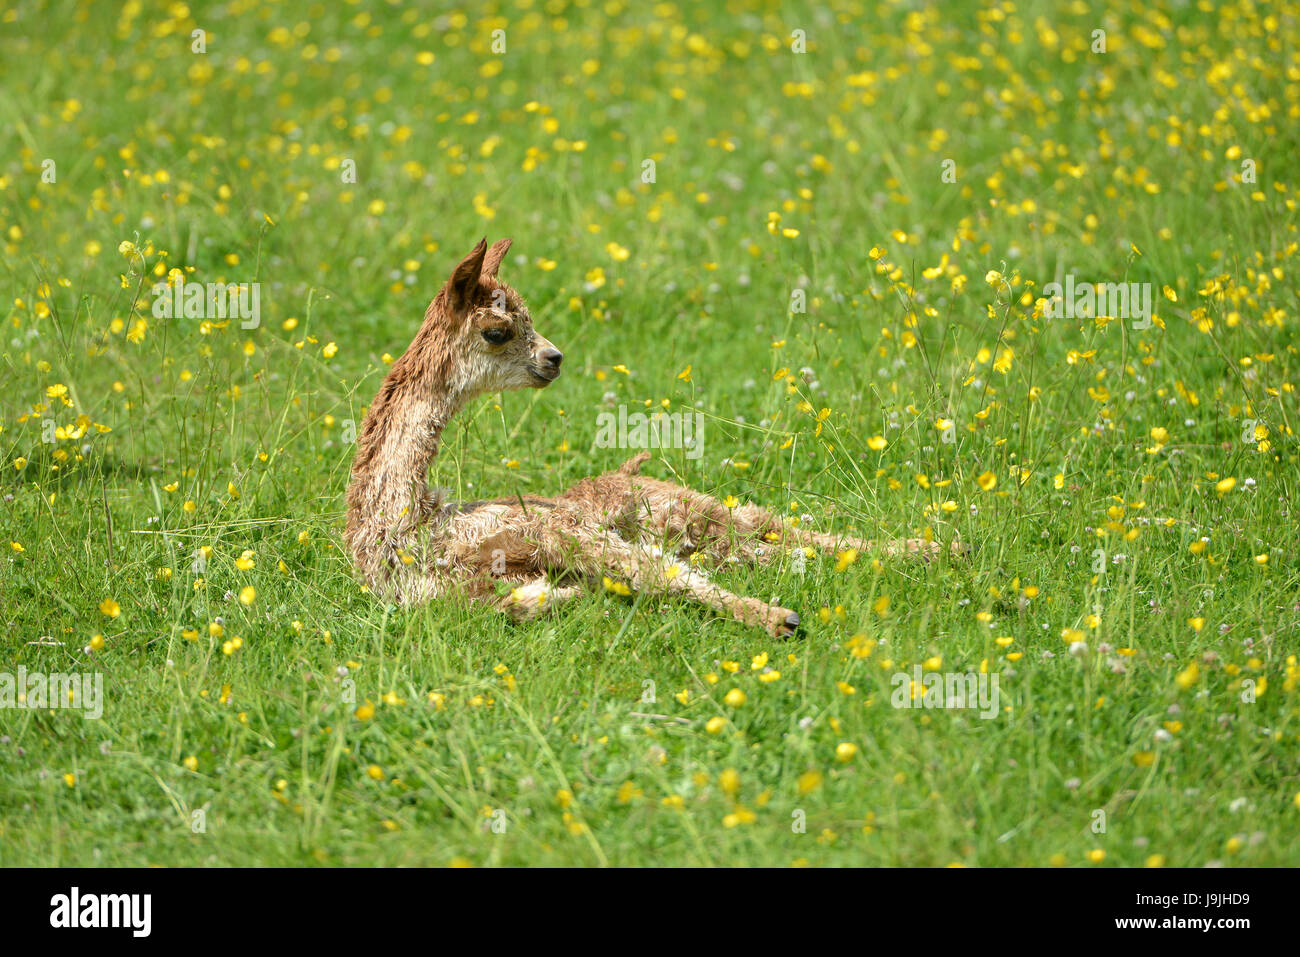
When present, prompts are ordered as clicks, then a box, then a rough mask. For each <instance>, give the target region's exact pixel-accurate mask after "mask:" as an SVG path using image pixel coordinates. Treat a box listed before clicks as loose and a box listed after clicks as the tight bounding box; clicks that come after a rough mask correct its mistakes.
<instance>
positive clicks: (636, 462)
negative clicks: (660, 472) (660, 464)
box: [618, 452, 650, 475]
mask: <svg viewBox="0 0 1300 957" xmlns="http://www.w3.org/2000/svg"><path fill="white" fill-rule="evenodd" d="M649 461H650V453H649V452H638V453H637V454H636V455H634V456H632V457H631V458H630V459H628V460H627V461H626V462H624V463H623V464H622V465H620V466H619V467H618V471H619V474H620V475H639V474H641V466H643V465H645V464H646V463H647V462H649Z"/></svg>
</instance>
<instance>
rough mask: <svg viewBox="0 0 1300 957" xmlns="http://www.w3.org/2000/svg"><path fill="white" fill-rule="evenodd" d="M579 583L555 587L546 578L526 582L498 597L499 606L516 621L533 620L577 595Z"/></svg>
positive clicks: (579, 590)
mask: <svg viewBox="0 0 1300 957" xmlns="http://www.w3.org/2000/svg"><path fill="white" fill-rule="evenodd" d="M581 590H582V589H581V588H579V587H578V586H577V585H565V586H562V587H558V588H557V587H555V586H554V585H552V584H551V583H550V582H548V581H547V580H546V579H545V578H538V579H536V580H534V581H530V582H524V583H523V584H522V585H516V586H515V587H514V588H512V589H510V592H509V594H506V595H503V596H501V597H500V598H499V599H497V606H498V607H499V608H501V610H502V611H504V612H506V614H508V615H509V616H510V617H511V618H513V619H514V620H515V621H532V620H533V619H535V618H540V617H541V616H542V615H544V614H546V613H547V612H549V611H551V610H552V609H555V608H558V607H559V606H560V605H562V604H564V603H565V602H566V601H568V600H569V599H570V598H573V597H575V596H576V595H577V594H578V593H579V592H581Z"/></svg>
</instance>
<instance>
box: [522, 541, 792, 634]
mask: <svg viewBox="0 0 1300 957" xmlns="http://www.w3.org/2000/svg"><path fill="white" fill-rule="evenodd" d="M534 542H535V544H537V546H538V554H539V556H540V557H541V558H542V559H543V561H545V562H546V564H547V565H548V566H549V567H551V568H554V569H557V570H558V569H562V570H565V571H570V572H576V573H579V574H583V575H586V576H588V577H595V576H597V575H599V576H601V577H603V578H606V579H609V582H608V584H609V585H610V586H611V587H614V588H617V582H620V581H622V582H625V583H626V584H627V586H628V587H629V588H630V589H631V590H632V591H637V592H644V593H646V594H669V595H683V596H688V597H691V598H694V599H695V600H696V601H698V602H700V603H701V604H704V605H708V606H709V607H710V608H713V609H716V610H717V611H720V612H722V613H723V614H726V615H729V616H730V617H732V618H734V619H736V620H737V621H740V622H743V623H744V624H747V625H751V626H753V627H756V628H762V629H764V630H765V631H767V633H768V634H770V635H772V636H774V637H777V638H787V637H789V636H790V635H792V634H794V632H795V631H796V629H797V628H798V627H799V616H798V614H796V613H795V612H794V611H792V610H791V609H789V608H783V607H781V606H780V605H773V604H769V603H768V602H764V601H760V600H758V599H756V598H747V597H745V596H743V595H737V594H735V593H733V592H730V591H727V590H726V589H725V588H722V587H721V586H719V585H716V584H714V583H713V582H712V581H711V580H710V579H709V577H708V576H707V575H706V574H705V573H704V572H703V571H702V570H700V569H698V568H692V567H691V565H690V563H689V562H687V561H685V560H683V559H680V558H675V557H665V556H664V554H663V552H662V551H661V550H660V549H658V548H656V547H655V546H653V545H649V544H646V543H643V542H629V541H627V540H626V539H624V538H623V537H622V536H620V535H619V534H618V533H617V532H614V531H612V530H610V529H604V528H599V527H597V526H595V525H591V524H580V525H577V526H576V527H575V526H566V527H563V528H553V527H550V526H547V527H545V528H543V529H540V530H538V533H537V534H536V537H535V538H534Z"/></svg>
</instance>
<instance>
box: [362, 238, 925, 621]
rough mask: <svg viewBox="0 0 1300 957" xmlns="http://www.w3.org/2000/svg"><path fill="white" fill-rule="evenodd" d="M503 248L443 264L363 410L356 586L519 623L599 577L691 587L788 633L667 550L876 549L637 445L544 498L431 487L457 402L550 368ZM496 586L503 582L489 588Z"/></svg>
mask: <svg viewBox="0 0 1300 957" xmlns="http://www.w3.org/2000/svg"><path fill="white" fill-rule="evenodd" d="M509 249H510V240H509V239H502V240H500V241H499V242H497V243H494V244H493V245H492V246H491V248H489V247H488V246H487V241H486V240H483V241H481V242H480V243H479V244H478V245H477V246H475V247H474V249H473V250H472V251H471V252H470V254H469V255H468V256H466V257H465V258H464V259H463V260H462V261H461V262H460V264H459V265H457V266H456V268H455V270H453V272H452V274H451V278H450V279H448V280H447V283H446V285H444V286H443V288H442V290H441V291H440V292H439V293H438V295H437V296H436V297H435V298H434V300H433V302H431V303H430V304H429V308H428V310H427V311H426V312H425V315H424V322H423V324H422V325H421V326H420V330H419V332H417V333H416V335H415V339H414V340H413V341H412V343H411V346H410V348H409V349H407V350H406V352H405V353H404V354H403V355H402V357H401V358H400V359H398V360H397V361H396V362H394V363H393V366H392V368H391V369H390V370H389V372H388V375H387V376H386V377H385V378H384V382H383V384H382V385H381V386H380V388H379V394H378V395H377V396H376V397H375V400H374V402H373V403H372V404H371V406H370V409H369V411H368V413H367V414H366V417H365V421H364V422H363V424H362V427H361V433H360V435H359V437H358V439H357V452H356V457H355V459H354V460H353V462H352V478H351V483H350V484H349V486H348V493H347V504H348V520H347V532H346V538H347V543H348V547H349V549H350V550H351V552H352V558H353V561H354V562H355V563H356V565H357V568H358V569H360V571H361V574H362V575H363V576H364V578H365V580H366V583H367V584H368V585H369V586H370V588H371V589H372V590H373V591H374V592H376V593H377V594H379V595H382V596H384V597H386V598H389V599H391V600H393V601H396V602H398V603H400V604H414V603H416V602H423V601H428V600H430V599H432V598H437V597H439V596H440V595H442V594H444V593H445V592H446V591H447V589H449V588H455V587H460V588H463V589H465V590H466V591H467V592H468V594H469V595H470V596H472V597H473V598H475V599H477V600H481V601H487V602H491V603H492V604H494V605H496V606H497V607H498V608H500V609H501V610H503V611H505V612H507V613H509V614H511V615H512V616H514V617H515V618H518V619H521V620H522V619H529V618H533V617H536V616H537V615H540V614H542V613H544V612H548V611H550V610H551V609H554V608H556V607H558V606H560V605H561V604H563V603H564V602H565V601H567V600H568V599H570V598H572V597H573V596H574V595H577V594H579V592H580V591H581V589H582V588H584V587H585V586H587V585H589V584H590V583H592V582H596V583H599V582H601V581H603V580H606V579H612V580H614V581H617V582H621V583H625V584H626V585H627V586H628V587H630V588H631V589H633V590H636V591H642V592H649V593H658V594H677V595H683V596H689V597H691V598H693V599H695V600H696V601H699V602H702V603H703V604H705V605H708V606H709V607H711V608H714V609H716V610H717V611H719V612H721V613H723V614H726V615H729V616H730V617H732V618H735V619H737V620H738V621H741V622H743V623H745V624H747V625H751V626H753V627H755V628H762V629H764V630H766V631H767V632H768V633H769V634H771V635H773V636H776V637H786V636H789V635H790V634H792V633H794V631H795V630H796V629H797V628H798V626H799V616H798V614H796V613H795V612H794V611H792V610H791V609H789V608H782V607H780V606H778V605H773V604H769V603H768V602H764V601H760V600H758V599H755V598H746V597H744V596H741V595H736V594H733V593H732V592H729V591H727V590H726V589H724V588H722V587H720V586H718V585H716V584H714V583H713V582H712V581H711V580H710V578H709V576H708V575H707V574H706V572H705V571H703V570H702V569H701V568H699V567H698V566H696V565H695V564H693V563H691V562H688V561H685V560H683V559H682V558H679V557H678V556H679V555H680V556H686V555H689V554H691V553H693V552H696V551H699V552H703V553H706V554H707V555H709V556H711V557H713V558H715V559H722V558H731V559H734V560H741V561H749V562H752V561H757V560H762V559H763V558H769V557H775V556H776V555H778V554H780V552H781V549H777V548H772V547H771V546H770V543H771V542H772V541H779V542H781V543H783V544H788V545H798V546H814V547H817V548H821V549H824V550H826V551H834V550H836V549H847V548H856V549H860V550H863V551H871V550H873V549H875V548H876V546H875V545H873V544H872V543H871V542H864V541H860V540H857V539H853V538H848V537H844V536H835V535H827V534H820V533H817V532H810V531H805V530H804V529H800V528H795V527H787V526H785V525H783V524H782V522H781V519H780V518H778V517H777V516H775V515H773V514H771V513H770V512H768V511H766V510H764V509H762V508H759V507H758V506H755V505H742V506H740V507H738V508H734V509H728V508H727V507H726V506H724V505H723V504H722V503H721V502H720V501H718V500H717V499H715V498H712V497H711V496H708V495H704V494H701V493H699V492H695V491H692V490H691V489H688V488H684V487H682V486H680V485H674V484H673V483H671V482H664V481H660V480H659V479H653V478H646V477H643V476H641V475H638V474H637V473H638V471H639V470H640V468H641V466H642V465H643V464H644V463H645V461H646V460H647V459H648V458H649V457H650V456H649V453H647V452H642V453H641V454H639V455H637V456H634V457H633V458H632V459H630V460H629V461H627V462H626V463H624V464H623V465H622V466H621V467H620V468H618V469H616V470H615V471H613V472H607V473H606V474H604V475H599V476H596V477H594V478H588V479H584V480H583V481H581V482H579V483H578V484H577V485H575V486H574V487H573V488H571V489H569V490H568V491H567V492H564V493H563V494H561V495H558V496H556V497H555V498H535V497H529V496H524V497H519V498H513V499H496V500H492V501H481V502H466V503H452V502H448V501H446V500H445V499H444V497H443V493H442V491H441V490H437V489H432V488H430V487H429V485H428V483H427V472H428V468H429V463H430V462H432V461H433V459H434V457H435V456H436V455H437V454H438V443H439V439H440V437H441V435H442V431H443V429H445V428H446V427H447V423H448V422H449V421H450V420H451V418H452V416H454V415H455V414H456V413H457V412H459V411H460V410H461V409H462V408H464V406H465V405H466V403H468V402H469V401H470V400H472V399H474V398H475V397H477V396H480V395H483V394H485V393H491V392H498V391H502V390H505V389H523V388H534V389H541V388H545V387H546V386H548V385H550V384H551V383H552V382H554V381H555V379H556V378H557V377H558V376H559V374H560V364H561V361H562V359H563V358H564V357H563V355H562V354H561V353H560V350H559V349H557V348H555V346H554V345H552V344H551V342H550V341H548V340H547V339H546V338H545V337H543V336H542V335H540V334H538V332H537V331H536V330H535V329H533V322H532V318H531V317H530V316H529V313H528V308H527V306H526V305H525V304H524V301H523V299H522V298H520V296H519V294H518V293H516V292H515V291H514V290H513V289H512V288H510V286H508V285H506V284H505V283H504V282H502V281H501V280H500V279H498V278H497V271H498V270H499V268H500V266H501V261H502V259H504V258H505V255H506V252H507V251H508V250H509ZM765 546H766V547H765ZM666 549H667V550H670V551H665V550H666ZM937 549H938V545H937V543H934V542H925V541H921V540H918V539H909V540H907V541H906V542H902V543H897V542H895V543H887V544H885V545H884V546H882V547H881V548H880V550H881V551H883V552H885V553H887V554H914V555H920V556H923V557H928V556H929V555H931V554H933V553H934V552H935V551H937ZM670 552H672V553H676V554H672V553H670ZM496 581H505V582H507V583H509V584H511V585H512V586H513V587H512V588H511V590H510V591H509V593H508V594H505V595H500V594H498V593H497V589H496V588H495V587H494V583H495V582H496ZM552 582H555V584H552Z"/></svg>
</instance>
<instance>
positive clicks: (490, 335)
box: [483, 328, 513, 346]
mask: <svg viewBox="0 0 1300 957" xmlns="http://www.w3.org/2000/svg"><path fill="white" fill-rule="evenodd" d="M483 338H484V339H486V340H487V341H488V342H490V343H492V345H494V346H500V345H504V344H505V343H507V342H509V341H510V340H511V339H512V338H513V333H511V331H510V330H509V329H502V328H496V329H484V330H483Z"/></svg>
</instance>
